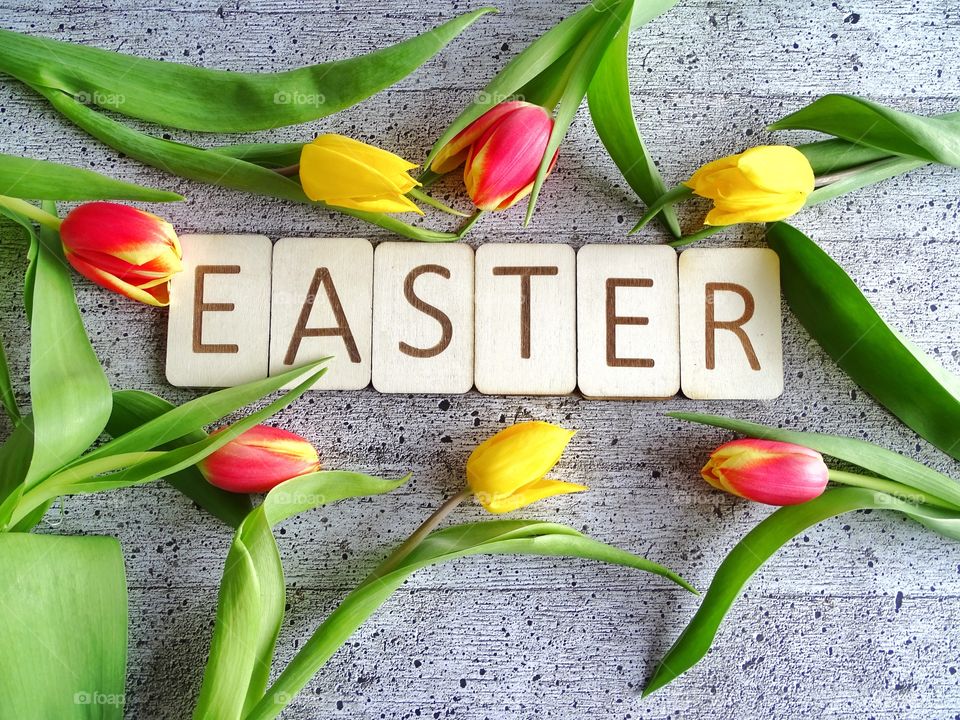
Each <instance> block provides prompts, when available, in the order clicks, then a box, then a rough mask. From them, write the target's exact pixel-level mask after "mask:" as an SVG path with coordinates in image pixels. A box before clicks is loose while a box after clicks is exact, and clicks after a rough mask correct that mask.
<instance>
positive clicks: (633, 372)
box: [577, 245, 680, 398]
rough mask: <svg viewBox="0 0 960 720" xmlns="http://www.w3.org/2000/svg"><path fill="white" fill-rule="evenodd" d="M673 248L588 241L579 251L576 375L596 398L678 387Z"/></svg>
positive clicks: (667, 392) (672, 391)
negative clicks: (596, 243) (602, 243)
mask: <svg viewBox="0 0 960 720" xmlns="http://www.w3.org/2000/svg"><path fill="white" fill-rule="evenodd" d="M679 328H680V321H679V305H678V291H677V252H676V250H674V249H673V248H671V247H667V246H666V245H588V246H586V247H583V248H581V249H580V252H578V253H577V380H578V384H579V386H580V391H581V392H582V393H583V394H584V395H585V396H586V397H594V398H664V397H670V396H673V395H676V394H677V392H678V391H679V390H680V332H679Z"/></svg>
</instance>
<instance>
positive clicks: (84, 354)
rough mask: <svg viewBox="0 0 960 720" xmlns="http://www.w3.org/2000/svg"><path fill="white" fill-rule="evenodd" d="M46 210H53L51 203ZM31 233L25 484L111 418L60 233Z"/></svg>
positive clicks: (80, 447) (70, 455)
mask: <svg viewBox="0 0 960 720" xmlns="http://www.w3.org/2000/svg"><path fill="white" fill-rule="evenodd" d="M45 209H46V210H47V211H48V212H51V213H56V207H55V206H54V205H53V204H52V203H46V204H45ZM25 227H26V228H27V229H28V232H29V233H30V235H31V243H32V247H33V250H32V252H33V255H34V259H33V262H32V275H33V277H32V282H30V283H29V287H30V289H31V291H32V297H31V299H30V305H31V307H32V316H31V329H30V400H31V406H32V414H33V434H34V438H33V457H32V459H31V462H30V469H29V471H28V474H27V478H26V481H25V483H26V487H27V488H29V487H31V486H32V485H34V484H36V483H37V482H39V481H40V480H41V479H43V478H44V477H46V476H47V475H49V474H50V473H51V472H52V471H54V470H55V469H57V468H58V467H60V466H61V465H63V464H65V463H67V462H69V461H71V460H73V459H74V458H75V457H77V456H78V455H79V454H80V453H82V452H83V451H84V450H86V449H87V448H88V447H89V446H90V445H91V443H93V441H94V440H96V439H97V437H98V436H99V435H100V433H101V432H102V431H103V428H104V426H105V425H106V424H107V419H108V418H109V417H110V405H111V394H110V384H109V383H108V382H107V377H106V375H104V372H103V368H102V367H100V362H99V360H97V356H96V354H95V353H94V352H93V348H92V347H91V345H90V339H89V338H88V337H87V333H86V330H85V329H84V327H83V320H82V319H81V317H80V310H79V309H78V308H77V301H76V297H75V296H74V293H73V285H72V284H71V280H70V270H69V269H68V265H67V262H66V260H65V259H64V257H63V251H62V249H61V246H60V238H59V236H58V235H57V234H56V233H55V232H53V231H52V230H49V229H42V230H41V231H40V234H39V237H38V236H37V235H36V234H35V233H34V232H33V229H32V228H30V227H29V224H28V225H25Z"/></svg>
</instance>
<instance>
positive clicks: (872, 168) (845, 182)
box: [806, 156, 930, 207]
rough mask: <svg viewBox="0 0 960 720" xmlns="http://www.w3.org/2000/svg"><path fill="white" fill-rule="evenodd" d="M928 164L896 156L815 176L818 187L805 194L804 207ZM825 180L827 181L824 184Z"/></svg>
mask: <svg viewBox="0 0 960 720" xmlns="http://www.w3.org/2000/svg"><path fill="white" fill-rule="evenodd" d="M929 164H930V163H928V162H927V161H926V160H918V159H917V158H912V157H899V156H897V157H892V158H888V159H886V160H879V161H877V162H872V163H867V164H866V165H861V166H860V167H856V168H851V169H849V170H844V171H842V172H839V173H834V174H832V175H821V176H820V177H819V178H817V184H818V186H819V187H817V189H816V190H814V191H813V192H812V193H810V195H809V196H807V202H806V207H809V206H811V205H817V204H818V203H822V202H826V201H827V200H833V199H834V198H836V197H840V196H841V195H845V194H847V193H848V192H853V191H854V190H859V189H860V188H864V187H866V186H867V185H873V184H875V183H878V182H881V181H883V180H889V179H890V178H893V177H896V176H897V175H902V174H903V173H906V172H910V171H911V170H916V169H917V168H920V167H923V166H924V165H929ZM825 181H828V182H826V184H824V182H825Z"/></svg>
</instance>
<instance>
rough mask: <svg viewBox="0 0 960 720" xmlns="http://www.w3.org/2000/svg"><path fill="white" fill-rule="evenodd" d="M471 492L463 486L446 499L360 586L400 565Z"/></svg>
mask: <svg viewBox="0 0 960 720" xmlns="http://www.w3.org/2000/svg"><path fill="white" fill-rule="evenodd" d="M471 492H472V491H471V490H470V488H469V487H467V486H464V488H463V489H462V490H461V491H460V492H458V493H457V494H456V495H454V496H453V497H451V498H449V499H447V500H446V502H444V503H443V505H441V506H440V507H438V508H437V509H436V510H435V511H434V512H433V514H432V515H431V516H430V517H428V518H427V519H426V520H424V521H423V524H422V525H421V526H420V527H418V528H417V529H416V530H414V531H413V534H412V535H411V536H410V537H408V538H407V539H406V540H404V541H403V542H402V543H401V544H400V545H399V546H398V547H397V549H396V550H394V551H393V552H392V553H390V556H389V557H388V558H387V559H386V560H384V561H383V562H382V563H380V565H379V567H377V569H376V570H374V571H373V572H372V573H370V575H369V576H368V577H367V579H366V580H364V581H363V583H362V585H367V584H369V583H371V582H373V581H375V580H377V579H378V578H381V577H383V576H384V575H387V574H389V573H391V572H393V571H394V570H396V569H397V568H398V567H399V566H400V563H402V562H403V561H404V560H405V559H406V557H407V556H408V555H409V554H410V553H412V552H413V551H414V550H415V549H416V548H417V546H418V545H420V543H422V542H423V540H424V538H426V537H427V535H429V534H430V533H432V532H433V531H434V530H436V528H437V526H438V525H440V523H441V522H443V520H444V518H446V517H447V515H449V514H450V513H451V512H453V511H454V510H455V509H456V508H457V507H458V506H459V505H460V504H461V503H462V502H463V501H464V500H466V499H467V498H468V497H470V495H471ZM362 585H361V587H362Z"/></svg>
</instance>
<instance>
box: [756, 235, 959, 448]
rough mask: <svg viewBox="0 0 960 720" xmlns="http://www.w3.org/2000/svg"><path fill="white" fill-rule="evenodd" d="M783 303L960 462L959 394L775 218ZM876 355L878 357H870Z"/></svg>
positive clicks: (841, 361) (852, 372)
mask: <svg viewBox="0 0 960 720" xmlns="http://www.w3.org/2000/svg"><path fill="white" fill-rule="evenodd" d="M767 242H768V244H769V245H770V247H771V248H773V249H774V250H775V251H776V253H777V255H779V256H780V281H781V285H782V286H783V294H784V297H785V298H786V301H787V304H788V305H789V306H790V309H791V310H793V312H794V314H795V315H796V316H797V319H798V320H800V322H801V323H802V324H803V326H804V327H805V328H806V329H807V331H808V332H809V333H810V335H811V336H812V337H813V339H814V340H816V341H817V342H818V343H819V344H820V346H821V347H822V348H823V349H824V350H825V351H826V352H827V354H829V355H830V357H832V358H833V360H834V362H836V363H837V365H839V366H840V368H842V369H843V371H844V372H846V373H847V374H848V375H849V376H850V377H851V379H852V380H853V381H854V382H856V383H857V384H858V385H859V386H860V387H862V388H863V389H864V390H865V391H866V392H868V393H870V395H872V396H873V397H874V399H875V400H876V401H877V402H879V403H880V404H881V405H883V406H884V407H885V408H887V409H888V410H889V411H890V412H892V413H893V414H894V415H896V416H897V417H898V418H900V420H901V421H903V422H904V423H905V424H906V425H907V426H908V427H910V428H911V429H912V430H913V431H914V432H916V433H918V434H919V435H920V436H921V437H923V438H925V439H926V440H928V441H929V442H931V443H932V444H933V445H936V446H937V447H938V448H940V449H941V450H943V452H945V453H947V454H948V455H950V456H951V457H953V458H954V459H957V460H960V392H958V385H957V382H956V380H955V379H954V380H953V381H946V380H945V377H946V376H947V375H949V374H948V373H947V371H946V370H944V369H943V368H940V369H939V371H936V372H935V371H932V370H931V368H932V367H934V366H937V363H936V361H934V360H933V359H931V358H929V357H926V356H924V355H923V354H922V353H919V351H917V350H916V349H915V348H913V347H912V346H910V345H908V344H905V343H904V342H903V341H901V339H900V337H899V335H897V333H896V332H895V331H893V330H892V329H891V328H890V327H889V326H888V325H887V324H886V323H885V322H884V321H883V319H882V318H881V317H880V316H879V315H878V314H877V311H876V310H874V308H873V306H872V305H870V302H869V301H868V300H867V299H866V298H865V297H864V296H863V293H862V292H860V289H859V288H858V287H857V286H856V284H855V283H854V282H853V280H851V279H850V276H848V275H847V274H846V273H845V272H844V271H843V268H841V267H840V266H839V265H838V264H837V263H835V262H834V261H833V260H832V259H831V258H830V256H829V255H827V254H826V253H825V252H824V251H823V250H821V249H820V248H819V247H818V246H817V245H816V243H814V242H813V241H812V240H810V238H808V237H807V236H806V235H804V234H803V233H801V232H800V231H799V230H797V229H796V228H793V227H791V226H790V225H787V224H786V223H782V222H780V223H775V224H773V225H771V226H769V228H768V230H767ZM877 358H883V362H877Z"/></svg>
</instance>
